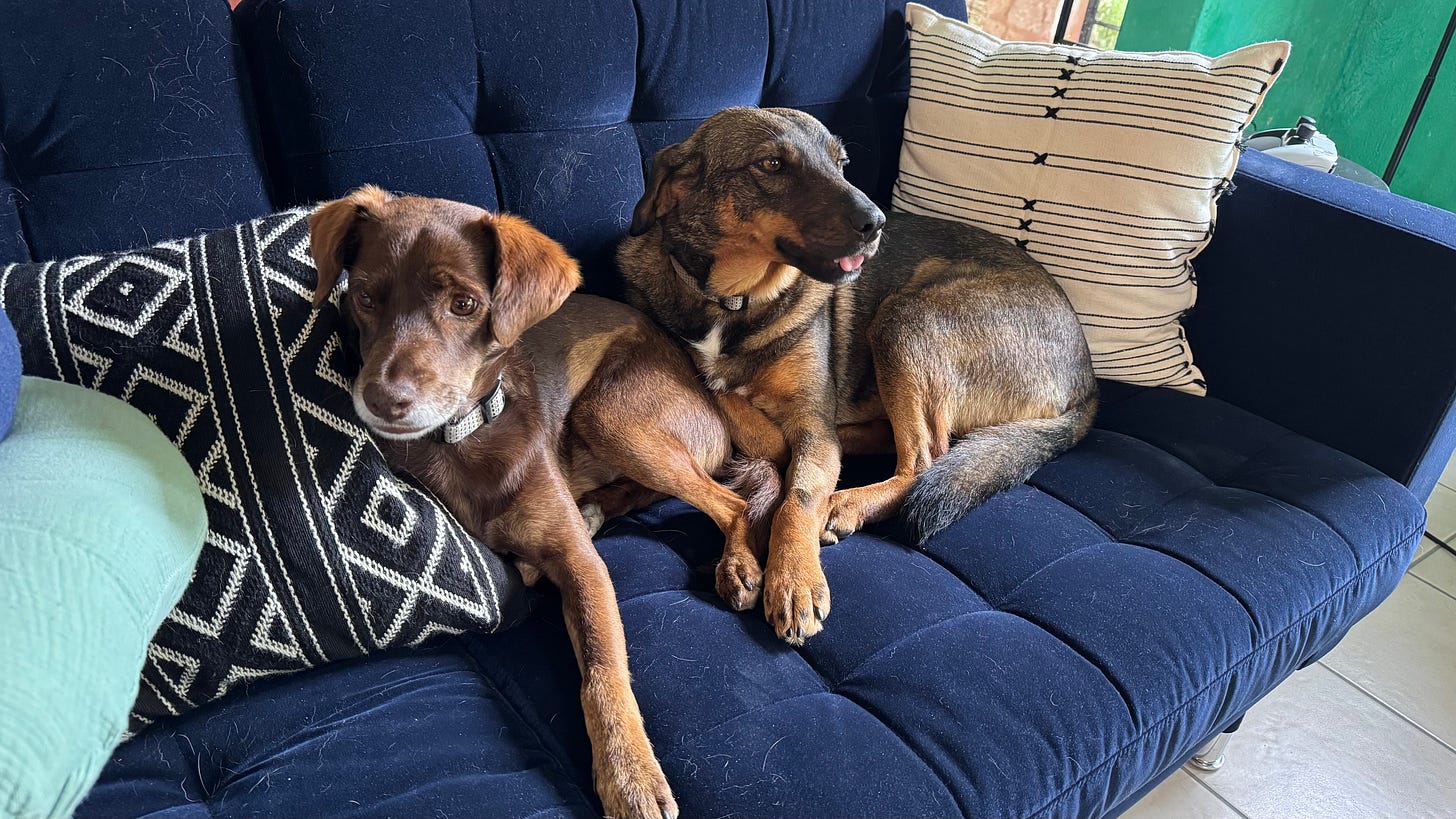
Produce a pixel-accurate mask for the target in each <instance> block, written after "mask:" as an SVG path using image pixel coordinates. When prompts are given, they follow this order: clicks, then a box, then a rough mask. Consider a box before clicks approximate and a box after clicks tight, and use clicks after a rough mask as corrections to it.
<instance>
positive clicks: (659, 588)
mask: <svg viewBox="0 0 1456 819" xmlns="http://www.w3.org/2000/svg"><path fill="white" fill-rule="evenodd" d="M1108 392H1109V393H1110V394H1109V399H1110V400H1109V401H1108V403H1107V405H1106V407H1105V408H1104V409H1103V411H1102V413H1101V415H1100V417H1099V420H1098V423H1097V426H1096V428H1095V429H1094V430H1093V431H1092V433H1091V434H1090V435H1089V436H1088V438H1087V440H1086V442H1084V443H1083V444H1082V445H1081V446H1079V447H1077V448H1076V449H1075V450H1073V451H1072V452H1070V453H1068V454H1067V455H1065V456H1063V457H1062V458H1059V459H1058V460H1056V461H1054V462H1053V463H1051V464H1049V465H1048V466H1046V467H1045V468H1043V469H1042V470H1041V471H1040V472H1039V473H1037V475H1036V476H1035V477H1034V478H1033V479H1032V481H1031V484H1030V485H1028V486H1026V487H1021V488H1017V489H1013V490H1011V491H1009V492H1006V493H1003V494H1001V495H998V496H996V497H995V498H993V499H992V500H991V501H990V502H989V503H987V504H986V505H985V506H983V507H981V508H980V509H977V510H976V511H974V512H973V513H972V514H970V515H969V516H967V517H966V518H965V519H963V520H962V521H960V522H959V523H957V524H955V525H954V526H952V527H951V528H950V529H948V530H946V531H944V532H942V533H941V534H939V535H938V536H937V537H935V538H934V539H933V540H932V541H931V542H930V543H929V544H928V546H927V548H926V549H925V551H924V552H920V551H914V550H911V549H908V548H906V547H905V546H903V545H901V544H900V543H899V542H897V541H896V539H895V534H896V533H895V531H894V527H893V526H889V527H885V528H884V529H881V530H877V531H875V532H872V533H865V534H859V535H855V536H854V537H851V538H849V539H847V540H846V541H845V542H843V543H842V544H840V545H838V546H835V547H832V548H829V549H826V550H825V551H824V555H823V556H824V564H825V571H826V572H827V574H828V576H829V581H830V583H831V584H832V586H833V588H834V590H835V598H834V600H835V604H834V613H833V615H832V617H831V618H830V621H829V624H828V625H829V627H828V628H827V629H826V630H825V632H824V633H823V634H821V635H819V636H817V637H815V638H814V639H812V640H810V641H809V643H808V645H807V646H806V647H805V648H804V649H803V650H801V651H795V650H793V649H791V648H789V647H788V646H786V645H784V644H783V643H781V642H779V641H778V640H777V639H775V638H774V637H773V635H772V634H771V633H770V631H769V628H768V626H767V624H766V623H765V622H764V621H763V619H762V616H761V615H760V614H759V613H758V612H751V613H747V614H738V613H734V612H731V611H729V610H728V609H726V608H725V607H724V606H723V604H722V603H721V602H719V601H718V599H717V597H716V596H715V594H714V593H713V591H712V576H711V574H710V573H708V572H707V571H704V570H703V569H702V567H705V566H707V565H709V564H710V563H711V561H712V560H713V559H714V557H715V556H716V555H715V550H716V548H717V542H718V537H717V535H716V532H715V530H714V529H713V525H712V523H711V522H710V521H709V520H708V519H707V518H706V517H705V516H703V515H701V514H699V513H697V512H694V511H691V510H690V509H688V508H687V507H686V506H684V505H683V504H681V503H679V502H675V501H669V502H666V503H663V504H659V505H658V506H656V507H653V508H652V509H650V510H647V511H645V512H643V513H640V514H638V515H635V516H633V517H631V518H627V519H620V520H617V521H613V522H611V523H609V524H608V526H607V527H606V529H605V530H604V532H603V534H602V535H601V536H600V537H599V538H598V544H599V547H600V549H601V552H602V554H603V556H604V557H605V559H606V561H607V563H608V566H609V568H610V569H611V572H612V578H613V581H614V582H615V584H616V588H617V595H618V599H619V601H620V604H621V608H622V616H623V619H624V621H625V623H626V629H627V638H628V646H629V651H630V652H631V659H632V663H633V679H634V688H635V690H636V692H637V696H638V698H639V701H640V702H641V705H642V710H643V713H644V714H645V715H646V718H647V724H648V730H649V733H650V734H651V736H652V739H653V743H654V745H655V746H656V748H657V750H658V754H659V756H660V757H661V759H662V762H663V765H664V767H665V769H666V771H667V774H668V778H669V779H670V780H671V782H672V784H673V787H674V789H675V791H676V794H677V797H678V800H679V802H680V803H681V805H682V807H683V809H684V814H685V815H688V816H721V815H725V814H730V813H736V814H739V815H744V816H785V817H791V816H828V817H839V816H928V817H929V816H937V817H946V816H981V817H984V816H1048V817H1065V816H1099V815H1107V814H1109V813H1112V812H1115V810H1116V809H1117V808H1118V807H1119V805H1120V803H1121V802H1123V800H1124V799H1126V798H1127V797H1129V796H1131V795H1133V794H1134V793H1136V792H1138V791H1139V790H1140V789H1142V788H1143V786H1144V785H1145V784H1146V783H1147V781H1148V780H1149V779H1150V778H1151V777H1152V776H1153V774H1155V773H1161V772H1164V771H1165V770H1166V769H1167V768H1168V767H1169V766H1171V765H1176V764H1177V763H1179V762H1181V761H1183V760H1184V759H1186V758H1187V756H1188V755H1189V754H1190V753H1191V752H1192V751H1193V749H1194V748H1195V747H1196V746H1197V745H1198V744H1200V743H1201V742H1202V741H1203V740H1204V739H1205V738H1206V736H1207V735H1208V734H1210V733H1212V732H1213V731H1215V730H1216V729H1218V728H1221V727H1223V726H1224V725H1225V724H1227V723H1228V722H1230V721H1231V720H1233V719H1235V718H1236V717H1238V716H1239V715H1240V714H1242V713H1243V711H1244V710H1245V709H1247V708H1248V706H1249V705H1250V704H1252V703H1253V702H1254V701H1256V700H1257V699H1258V698H1259V697H1260V696H1262V695H1263V694H1264V693H1266V692H1267V691H1268V690H1269V689H1270V688H1271V687H1272V686H1273V685H1274V684H1275V683H1277V682H1278V681H1279V680H1281V679H1283V678H1284V677H1285V676H1287V675H1288V674H1290V673H1292V672H1293V671H1294V670H1295V669H1297V668H1299V667H1300V666H1301V665H1303V664H1305V663H1306V662H1308V661H1309V660H1311V659H1313V658H1314V657H1315V656H1317V655H1318V654H1319V653H1320V652H1322V651H1323V650H1325V649H1327V648H1328V646H1329V645H1330V644H1331V643H1332V642H1333V640H1335V639H1337V638H1338V637H1339V636H1340V635H1341V634H1343V632H1344V630H1345V629H1346V628H1348V626H1349V624H1350V623H1352V622H1354V620H1356V619H1358V618H1359V617H1361V616H1363V615H1364V614H1365V613H1366V612H1368V611H1369V610H1370V609H1371V608H1373V607H1374V606H1375V605H1376V603H1378V602H1379V601H1380V600H1382V599H1383V598H1384V597H1385V596H1386V595H1387V594H1388V593H1389V592H1390V591H1391V589H1393V588H1394V586H1395V584H1396V582H1398V580H1399V578H1400V576H1401V573H1402V571H1403V570H1404V568H1405V566H1406V564H1407V562H1408V561H1409V560H1410V556H1411V553H1412V551H1413V550H1414V548H1415V545H1416V543H1417V542H1418V540H1419V538H1420V533H1421V529H1422V525H1423V522H1424V519H1423V512H1422V510H1421V507H1420V504H1418V503H1417V502H1416V501H1415V499H1414V498H1412V497H1411V495H1410V493H1409V492H1407V491H1406V490H1405V489H1404V488H1403V487H1401V486H1399V485H1398V484H1396V483H1395V482H1394V481H1392V480H1390V479H1389V478H1387V477H1385V476H1383V475H1380V474H1379V473H1377V472H1376V471H1375V470H1373V469H1371V468H1370V467H1368V466H1365V465H1364V464H1361V463H1359V462H1358V461H1355V460H1354V459H1353V458H1350V457H1349V456H1347V455H1342V454H1340V453H1337V452H1335V451H1334V450H1331V449H1329V448H1327V447H1324V446H1322V445H1320V444H1316V443H1313V442H1311V441H1309V440H1308V439H1305V438H1302V437H1301V436H1299V435H1296V434H1294V433H1291V432H1289V431H1287V430H1285V429H1283V428H1280V427H1278V426H1276V425H1274V424H1272V423H1269V422H1267V421H1264V420H1262V419H1260V418H1257V417H1255V416H1253V415H1251V414H1249V413H1247V412H1244V411H1242V410H1239V409H1236V408H1234V407H1231V406H1229V405H1228V404H1225V403H1223V402H1220V401H1217V400H1211V399H1202V398H1196V397H1192V396H1188V395H1185V394H1183V393H1177V392H1170V391H1167V390H1128V389H1121V388H1118V387H1116V386H1115V385H1108ZM885 467H886V464H885V463H883V462H877V461H860V462H856V463H853V464H851V468H850V472H851V473H852V474H851V475H850V478H851V479H856V478H858V479H863V478H865V477H868V476H870V475H872V474H874V473H875V472H876V471H882V470H883V469H884V468H885ZM538 610H539V611H540V612H541V614H540V615H539V616H537V617H536V618H535V619H533V620H532V621H531V622H530V623H528V624H527V625H526V626H523V627H521V628H519V629H516V630H514V631H511V632H507V633H504V634H501V635H496V636H492V637H468V638H462V639H458V640H454V641H452V642H450V643H449V644H446V645H444V646H440V647H438V648H436V649H433V650H431V651H429V652H425V653H422V654H403V655H390V656H384V657H377V658H374V659H371V660H368V661H365V662H361V663H351V664H348V665H343V666H334V667H332V668H328V669H324V670H321V671H318V672H315V673H310V674H307V675H301V676H300V677H298V678H295V679H292V680H287V681H282V682H280V683H278V684H276V685H274V686H270V687H266V688H265V689H264V690H262V691H261V692H260V693H257V694H254V695H253V696H252V697H251V698H249V699H246V700H233V701H230V702H225V703H222V704H218V705H214V706H209V707H205V708H203V709H201V710H199V711H197V712H196V713H194V714H192V715H190V716H188V717H186V718H184V719H181V720H178V721H176V722H175V723H170V724H166V725H162V726H158V727H156V728H153V729H151V730H149V731H147V732H146V733H144V734H143V735H142V736H141V737H139V738H138V739H136V740H134V741H132V742H131V743H128V744H127V745H125V746H123V747H122V748H121V749H120V750H119V751H118V753H117V755H116V758H115V759H114V760H113V762H112V764H111V766H110V767H109V768H108V769H107V770H106V771H105V773H104V774H103V776H102V780H101V784H100V785H99V786H98V787H97V789H96V791H95V792H94V793H93V795H92V797H91V799H90V800H89V801H88V802H87V803H86V805H84V806H83V808H82V810H81V811H80V812H79V813H78V814H77V815H78V817H82V819H85V817H93V816H94V817H117V816H137V815H154V816H173V815H175V816H189V815H197V816H207V815H227V816H269V815H282V814H289V815H317V816H383V815H449V816H472V815H527V814H533V815H545V816H587V815H591V813H592V811H594V810H597V809H598V807H597V805H596V803H595V801H594V797H593V795H592V791H591V776H590V761H589V756H588V746H587V744H586V736H585V731H584V729H583V727H582V721H581V709H580V705H579V704H578V701H577V692H576V685H577V683H578V677H577V675H576V669H575V665H574V662H573V659H572V655H571V651H570V646H569V645H568V643H567V641H566V639H565V635H564V632H563V629H562V627H561V624H560V619H559V616H558V615H557V614H556V613H555V605H554V601H550V600H547V601H543V604H542V605H540V606H538ZM350 800H353V801H350Z"/></svg>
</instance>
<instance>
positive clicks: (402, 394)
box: [364, 381, 416, 421]
mask: <svg viewBox="0 0 1456 819" xmlns="http://www.w3.org/2000/svg"><path fill="white" fill-rule="evenodd" d="M415 394H416V393H415V385H414V384H412V383H410V382H408V381H395V382H393V383H388V384H386V383H384V382H380V381H373V382H370V383H369V384H366V385H365V386H364V406H366V407H368V408H369V411H370V412H372V413H374V414H375V415H376V416H378V417H380V418H382V419H384V420H386V421H398V420H400V419H401V418H404V417H405V416H406V415H408V414H409V411H410V407H412V406H414V403H415Z"/></svg>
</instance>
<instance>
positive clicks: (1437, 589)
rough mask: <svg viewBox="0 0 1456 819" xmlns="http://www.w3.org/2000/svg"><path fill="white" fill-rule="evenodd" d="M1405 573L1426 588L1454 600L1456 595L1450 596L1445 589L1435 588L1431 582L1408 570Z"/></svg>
mask: <svg viewBox="0 0 1456 819" xmlns="http://www.w3.org/2000/svg"><path fill="white" fill-rule="evenodd" d="M1406 573H1407V574H1409V575H1410V576H1411V577H1414V578H1415V579H1416V580H1419V581H1421V582H1422V583H1425V584H1426V585H1427V586H1430V587H1431V588H1433V589H1435V590H1436V591H1438V592H1440V593H1441V594H1444V595H1445V596H1447V597H1449V598H1451V599H1452V600H1456V594H1452V593H1451V592H1448V591H1446V590H1445V589H1443V588H1441V587H1440V586H1437V585H1436V584H1435V583H1432V582H1431V581H1429V580H1427V579H1425V578H1424V577H1421V576H1420V575H1418V574H1415V573H1413V572H1411V571H1410V570H1409V569H1407V570H1406Z"/></svg>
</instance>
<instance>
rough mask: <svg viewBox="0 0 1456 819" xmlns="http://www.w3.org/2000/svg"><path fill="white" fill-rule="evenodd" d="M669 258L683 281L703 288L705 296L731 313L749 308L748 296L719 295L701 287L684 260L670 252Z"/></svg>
mask: <svg viewBox="0 0 1456 819" xmlns="http://www.w3.org/2000/svg"><path fill="white" fill-rule="evenodd" d="M667 258H668V261H670V262H672V269H673V270H675V271H677V274H678V275H679V276H681V277H682V279H683V281H685V282H687V283H688V284H690V285H692V286H693V287H694V288H698V289H700V290H702V292H703V296H705V297H706V298H707V299H708V300H709V301H711V302H715V303H716V304H717V305H718V306H719V307H721V308H723V309H724V310H727V311H728V312H730V313H736V312H738V311H739V310H747V309H748V296H719V295H717V294H715V293H713V292H712V291H710V290H708V289H706V288H701V287H699V285H698V283H697V282H695V281H693V277H692V276H691V275H690V274H689V273H688V271H687V268H685V267H683V265H682V262H680V261H678V260H677V256H675V255H673V254H671V253H669V254H667Z"/></svg>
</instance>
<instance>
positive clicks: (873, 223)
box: [847, 191, 885, 243]
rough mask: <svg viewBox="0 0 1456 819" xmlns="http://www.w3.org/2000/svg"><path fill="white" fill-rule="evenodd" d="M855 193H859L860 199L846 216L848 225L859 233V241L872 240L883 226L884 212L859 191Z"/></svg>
mask: <svg viewBox="0 0 1456 819" xmlns="http://www.w3.org/2000/svg"><path fill="white" fill-rule="evenodd" d="M855 193H858V194H859V197H858V198H859V200H860V201H858V202H856V203H855V206H854V209H853V210H852V211H851V212H850V213H849V215H848V217H847V218H848V219H849V226H850V227H851V228H852V229H853V230H854V232H855V233H858V234H859V238H860V241H862V242H866V243H868V242H873V241H875V240H876V239H878V238H880V230H881V229H882V228H884V226H885V214H884V212H883V211H881V210H880V209H879V208H878V207H876V206H875V203H874V202H871V201H870V200H869V198H868V197H866V196H865V195H864V194H862V193H859V191H855Z"/></svg>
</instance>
